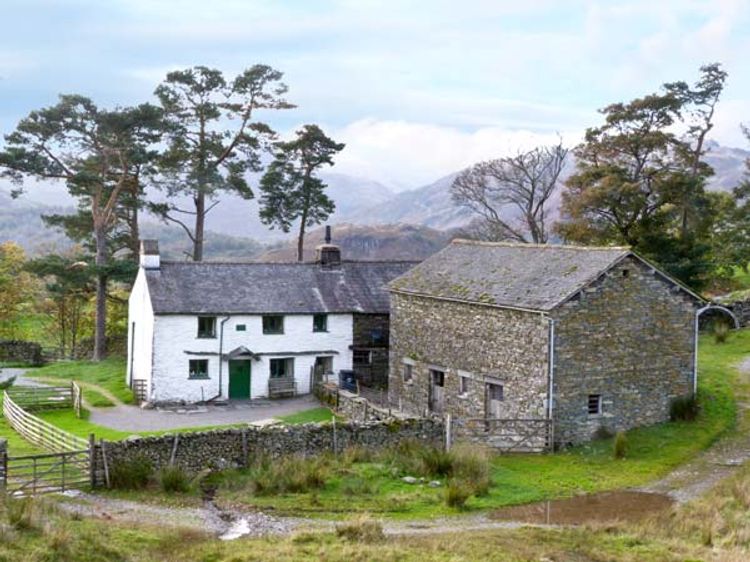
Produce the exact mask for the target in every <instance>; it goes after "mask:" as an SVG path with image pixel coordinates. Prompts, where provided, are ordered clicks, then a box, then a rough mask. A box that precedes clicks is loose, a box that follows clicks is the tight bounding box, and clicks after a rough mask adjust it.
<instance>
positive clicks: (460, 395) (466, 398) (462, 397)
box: [458, 393, 469, 400]
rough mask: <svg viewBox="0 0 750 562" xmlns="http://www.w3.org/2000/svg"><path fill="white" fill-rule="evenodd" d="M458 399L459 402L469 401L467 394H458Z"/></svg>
mask: <svg viewBox="0 0 750 562" xmlns="http://www.w3.org/2000/svg"><path fill="white" fill-rule="evenodd" d="M458 398H460V399H461V400H468V399H469V395H468V393H464V394H459V395H458Z"/></svg>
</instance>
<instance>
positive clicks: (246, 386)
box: [229, 360, 250, 400]
mask: <svg viewBox="0 0 750 562" xmlns="http://www.w3.org/2000/svg"><path fill="white" fill-rule="evenodd" d="M229 398H232V399H237V400H248V399H249V398H250V361H248V360H236V361H229Z"/></svg>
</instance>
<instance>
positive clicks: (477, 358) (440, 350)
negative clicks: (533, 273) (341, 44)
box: [388, 293, 549, 418]
mask: <svg viewBox="0 0 750 562" xmlns="http://www.w3.org/2000/svg"><path fill="white" fill-rule="evenodd" d="M548 340H549V321H548V319H546V318H545V317H544V316H542V315H541V314H537V313H531V312H524V311H515V310H507V309H499V308H493V307H488V306H481V305H473V304H464V303H456V302H450V301H443V300H437V299H430V298H425V297H419V296H413V295H405V294H401V293H392V294H391V354H390V355H391V359H390V373H389V381H388V382H389V384H388V390H389V399H390V403H391V405H392V406H393V407H396V406H397V405H398V407H399V409H401V410H403V411H405V412H408V413H412V414H424V413H427V412H428V411H429V409H430V406H429V400H430V384H431V383H430V370H431V369H437V370H442V371H444V372H445V386H444V396H445V403H444V413H449V414H451V415H452V416H454V417H471V418H477V417H485V415H486V402H487V385H488V384H499V385H502V386H503V401H502V404H501V411H500V417H503V418H544V417H546V407H547V393H548V385H547V380H548V377H547V370H548V356H549V354H548ZM407 365H411V372H412V378H411V380H409V381H405V380H404V372H405V368H406V366H407ZM461 377H465V378H466V379H467V380H466V385H465V390H466V392H465V393H461V392H460V391H459V390H460V388H459V387H460V379H461Z"/></svg>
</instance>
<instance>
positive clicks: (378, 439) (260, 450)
mask: <svg viewBox="0 0 750 562" xmlns="http://www.w3.org/2000/svg"><path fill="white" fill-rule="evenodd" d="M443 435H444V426H443V423H442V422H440V421H434V420H391V421H378V422H370V423H355V422H348V423H338V424H336V425H335V428H334V425H333V424H328V423H323V424H303V425H293V426H269V427H264V428H257V427H248V428H244V429H225V430H217V431H206V432H200V433H181V434H175V435H164V436H160V437H144V438H137V439H128V440H125V441H114V442H109V441H107V442H102V443H98V444H97V445H96V446H95V450H94V455H93V457H94V464H95V466H94V474H95V475H96V481H97V484H98V485H103V484H104V482H105V480H104V461H105V459H106V463H107V467H108V469H109V470H110V471H111V470H113V469H114V468H115V467H116V466H117V464H118V463H121V462H127V461H129V460H132V459H137V458H141V457H145V458H147V459H149V460H150V461H151V463H152V464H153V467H154V469H156V470H158V469H159V468H161V467H164V466H168V465H169V464H171V461H172V459H174V465H176V466H179V467H181V468H183V469H185V470H187V471H189V472H199V471H202V470H205V469H223V468H230V467H242V466H246V464H247V460H248V458H252V457H254V456H257V455H270V456H272V457H281V456H284V455H291V454H298V455H303V456H313V455H319V454H321V453H327V452H341V451H343V450H345V449H347V448H349V447H352V446H355V445H356V446H360V447H365V448H368V449H385V448H388V447H392V446H394V445H397V444H399V443H401V442H402V441H406V440H419V441H420V442H422V443H432V444H434V445H436V446H439V445H440V444H441V443H442V442H443Z"/></svg>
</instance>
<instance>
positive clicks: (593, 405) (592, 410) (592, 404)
mask: <svg viewBox="0 0 750 562" xmlns="http://www.w3.org/2000/svg"><path fill="white" fill-rule="evenodd" d="M588 408H589V415H592V416H594V415H596V414H601V413H602V395H601V394H589V403H588Z"/></svg>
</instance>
